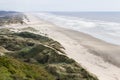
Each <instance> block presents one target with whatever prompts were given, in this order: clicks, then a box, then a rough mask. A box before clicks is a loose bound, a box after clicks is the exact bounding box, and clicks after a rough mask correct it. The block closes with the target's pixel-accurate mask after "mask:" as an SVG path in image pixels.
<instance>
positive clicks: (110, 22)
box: [37, 12, 120, 45]
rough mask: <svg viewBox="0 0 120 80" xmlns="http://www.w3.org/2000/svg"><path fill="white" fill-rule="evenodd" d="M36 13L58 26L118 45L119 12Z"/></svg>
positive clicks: (119, 37)
mask: <svg viewBox="0 0 120 80" xmlns="http://www.w3.org/2000/svg"><path fill="white" fill-rule="evenodd" d="M37 15H39V17H40V18H42V19H44V20H47V21H49V22H51V23H54V24H55V25H57V26H59V27H64V28H68V29H73V30H76V31H80V32H83V33H86V34H89V35H91V36H93V37H96V38H98V39H101V40H104V41H106V42H108V43H111V44H115V45H120V12H47V13H37Z"/></svg>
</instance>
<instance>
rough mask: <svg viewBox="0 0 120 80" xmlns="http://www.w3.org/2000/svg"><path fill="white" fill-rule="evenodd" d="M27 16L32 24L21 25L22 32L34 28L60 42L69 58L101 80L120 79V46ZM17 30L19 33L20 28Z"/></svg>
mask: <svg viewBox="0 0 120 80" xmlns="http://www.w3.org/2000/svg"><path fill="white" fill-rule="evenodd" d="M26 15H27V16H28V18H29V19H30V20H31V22H32V23H28V24H27V25H23V26H22V25H21V26H22V27H21V31H22V28H25V27H32V28H34V29H36V30H38V32H35V33H37V34H41V33H44V34H47V36H48V37H50V38H52V39H54V40H56V41H58V42H60V43H61V44H62V45H63V47H65V52H66V53H67V54H66V55H67V56H68V57H70V58H72V59H74V60H75V61H76V62H78V63H79V64H80V65H82V66H83V67H84V68H85V69H86V70H87V71H89V72H90V73H92V74H95V75H96V76H97V77H98V79H99V80H119V79H120V77H119V76H120V67H118V66H120V62H119V61H120V59H119V56H120V54H119V52H120V46H116V45H112V44H109V43H106V42H104V41H102V40H99V39H96V38H94V37H92V36H90V35H87V34H84V33H81V32H77V31H74V30H69V29H65V28H61V27H58V26H56V25H54V24H52V23H49V22H47V21H43V20H41V19H39V18H38V19H37V18H36V17H34V15H28V14H26ZM15 29H16V30H17V29H18V31H19V30H20V26H18V28H16V27H15ZM105 59H106V60H105ZM111 59H112V60H111ZM113 63H114V64H115V65H114V64H113ZM116 65H117V66H116Z"/></svg>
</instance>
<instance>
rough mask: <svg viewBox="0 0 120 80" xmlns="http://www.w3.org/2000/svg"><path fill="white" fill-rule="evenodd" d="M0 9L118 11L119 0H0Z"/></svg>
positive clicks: (119, 9) (119, 7) (119, 6)
mask: <svg viewBox="0 0 120 80" xmlns="http://www.w3.org/2000/svg"><path fill="white" fill-rule="evenodd" d="M0 10H14V11H120V0H0Z"/></svg>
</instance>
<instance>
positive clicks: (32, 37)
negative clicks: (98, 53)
mask: <svg viewBox="0 0 120 80" xmlns="http://www.w3.org/2000/svg"><path fill="white" fill-rule="evenodd" d="M63 50H64V47H63V46H62V45H61V44H60V43H59V42H57V41H55V40H53V39H51V38H49V37H46V36H42V35H38V34H34V33H30V32H19V33H16V32H14V31H10V30H9V29H6V28H1V29H0V52H1V53H2V55H1V56H0V80H98V79H97V78H96V77H95V76H93V75H92V74H90V73H89V72H88V71H86V70H85V69H84V68H83V67H81V66H80V65H79V64H78V63H77V62H76V61H74V60H73V59H70V58H68V57H67V56H66V55H65V54H66V53H65V52H64V51H63Z"/></svg>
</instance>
